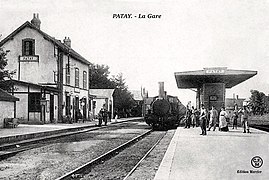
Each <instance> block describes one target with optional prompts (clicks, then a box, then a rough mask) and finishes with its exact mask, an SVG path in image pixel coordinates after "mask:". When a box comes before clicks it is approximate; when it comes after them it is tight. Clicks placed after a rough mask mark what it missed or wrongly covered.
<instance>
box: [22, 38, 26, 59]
mask: <svg viewBox="0 0 269 180" xmlns="http://www.w3.org/2000/svg"><path fill="white" fill-rule="evenodd" d="M22 55H23V56H24V55H25V40H24V39H23V40H22Z"/></svg>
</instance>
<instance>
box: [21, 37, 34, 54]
mask: <svg viewBox="0 0 269 180" xmlns="http://www.w3.org/2000/svg"><path fill="white" fill-rule="evenodd" d="M22 55H23V56H34V55H35V40H34V39H23V40H22Z"/></svg>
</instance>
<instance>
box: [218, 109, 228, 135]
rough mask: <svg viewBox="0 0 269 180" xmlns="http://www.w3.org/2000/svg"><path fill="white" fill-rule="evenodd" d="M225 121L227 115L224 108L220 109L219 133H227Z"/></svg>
mask: <svg viewBox="0 0 269 180" xmlns="http://www.w3.org/2000/svg"><path fill="white" fill-rule="evenodd" d="M227 119H228V114H227V112H226V111H225V108H224V107H222V108H221V111H220V116H219V130H220V131H229V128H228V123H227Z"/></svg>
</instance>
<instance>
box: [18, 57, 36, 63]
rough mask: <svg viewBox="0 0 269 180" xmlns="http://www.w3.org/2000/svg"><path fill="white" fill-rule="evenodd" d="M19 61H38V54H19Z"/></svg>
mask: <svg viewBox="0 0 269 180" xmlns="http://www.w3.org/2000/svg"><path fill="white" fill-rule="evenodd" d="M19 60H20V61H21V62H38V61H39V56H19Z"/></svg>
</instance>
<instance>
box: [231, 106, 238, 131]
mask: <svg viewBox="0 0 269 180" xmlns="http://www.w3.org/2000/svg"><path fill="white" fill-rule="evenodd" d="M237 119H238V110H237V108H236V107H235V108H234V111H233V115H232V120H233V129H234V128H235V129H237Z"/></svg>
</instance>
